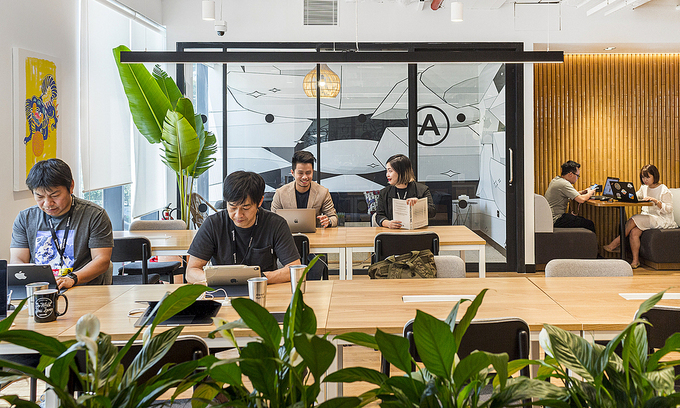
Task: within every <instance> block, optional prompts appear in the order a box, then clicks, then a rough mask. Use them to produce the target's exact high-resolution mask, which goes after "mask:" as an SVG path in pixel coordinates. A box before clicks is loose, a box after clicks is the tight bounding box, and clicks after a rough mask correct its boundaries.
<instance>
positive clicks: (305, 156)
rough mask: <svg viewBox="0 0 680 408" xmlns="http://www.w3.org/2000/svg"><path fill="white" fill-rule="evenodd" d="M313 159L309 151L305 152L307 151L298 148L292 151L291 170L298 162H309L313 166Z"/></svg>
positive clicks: (314, 159)
mask: <svg viewBox="0 0 680 408" xmlns="http://www.w3.org/2000/svg"><path fill="white" fill-rule="evenodd" d="M315 161H316V158H315V157H314V155H313V154H311V153H310V152H307V151H304V150H298V151H297V152H295V153H293V162H292V165H293V170H295V166H296V165H297V164H298V163H309V164H311V165H312V166H314V162H315Z"/></svg>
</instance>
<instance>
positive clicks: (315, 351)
mask: <svg viewBox="0 0 680 408" xmlns="http://www.w3.org/2000/svg"><path fill="white" fill-rule="evenodd" d="M294 343H295V349H296V350H297V352H298V353H299V354H300V356H302V358H303V359H304V361H305V365H306V366H307V368H309V371H310V372H311V373H312V375H313V376H314V378H315V379H316V381H321V376H322V375H323V373H325V372H326V370H328V367H330V366H331V364H332V363H333V359H334V358H335V346H333V343H331V342H330V341H328V340H326V339H323V338H321V337H317V336H313V335H309V334H305V333H303V334H300V335H297V336H295V339H294Z"/></svg>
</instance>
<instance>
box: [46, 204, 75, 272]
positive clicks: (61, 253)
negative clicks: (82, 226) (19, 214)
mask: <svg viewBox="0 0 680 408" xmlns="http://www.w3.org/2000/svg"><path fill="white" fill-rule="evenodd" d="M73 207H75V201H73V203H72V204H71V208H70V209H69V210H68V218H66V230H65V231H64V239H63V241H62V242H61V244H59V239H58V238H57V231H56V230H55V228H54V225H52V218H51V217H50V218H49V219H48V218H47V213H44V212H43V216H44V217H45V223H46V224H48V225H49V226H50V233H52V240H53V241H54V246H55V247H57V252H58V253H59V258H60V263H59V265H60V266H61V267H62V268H63V267H64V252H65V251H66V243H67V242H68V233H69V232H70V231H71V229H70V226H71V216H72V215H73ZM59 224H61V222H59ZM59 224H57V228H59Z"/></svg>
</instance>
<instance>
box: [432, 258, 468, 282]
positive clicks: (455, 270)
mask: <svg viewBox="0 0 680 408" xmlns="http://www.w3.org/2000/svg"><path fill="white" fill-rule="evenodd" d="M434 264H435V266H436V267H437V277H438V278H464V277H465V262H463V260H462V259H461V258H460V257H459V256H455V255H435V257H434Z"/></svg>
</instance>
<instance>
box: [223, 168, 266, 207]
mask: <svg viewBox="0 0 680 408" xmlns="http://www.w3.org/2000/svg"><path fill="white" fill-rule="evenodd" d="M222 196H223V198H224V201H225V202H227V203H234V204H236V205H240V204H243V203H244V202H245V201H246V200H247V199H248V197H250V200H251V201H252V202H253V203H254V204H255V205H258V206H259V205H260V201H262V197H263V196H264V179H263V178H262V176H260V175H259V174H257V173H253V172H252V171H240V170H239V171H235V172H233V173H231V174H230V175H228V176H227V177H226V178H225V179H224V186H223V190H222Z"/></svg>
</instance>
